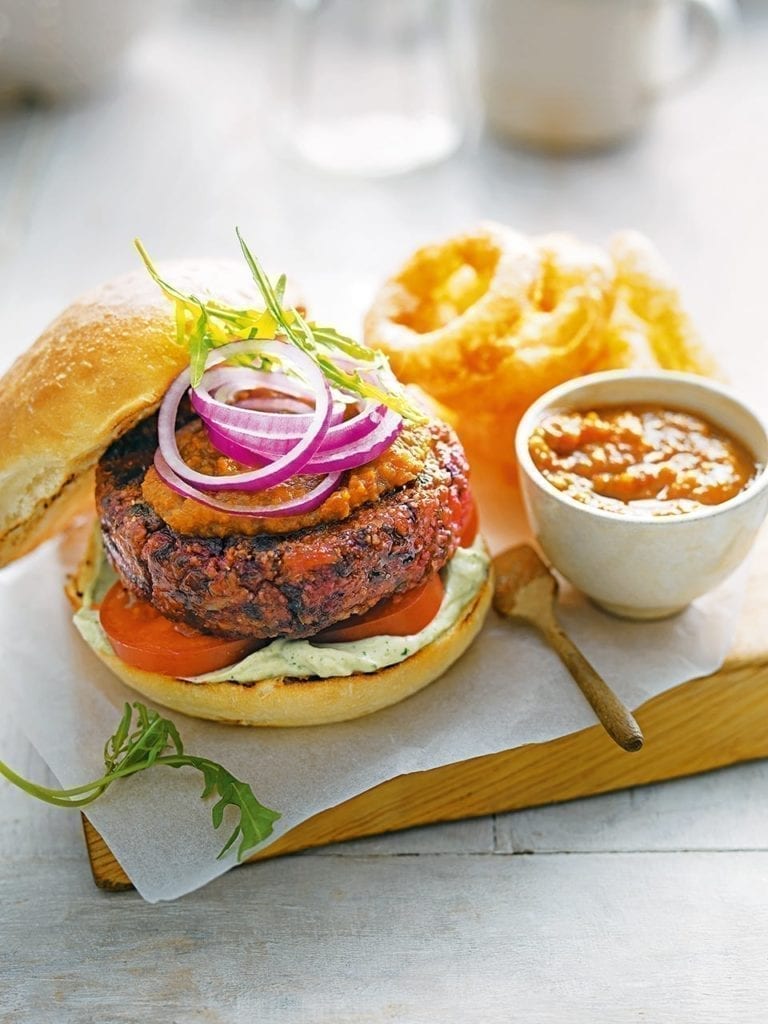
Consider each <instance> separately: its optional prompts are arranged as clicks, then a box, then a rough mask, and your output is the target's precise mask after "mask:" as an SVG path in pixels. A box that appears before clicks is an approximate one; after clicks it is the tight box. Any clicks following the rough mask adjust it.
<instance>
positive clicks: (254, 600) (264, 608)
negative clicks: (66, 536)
mask: <svg viewBox="0 0 768 1024" xmlns="http://www.w3.org/2000/svg"><path fill="white" fill-rule="evenodd" d="M429 431H430V437H431V443H430V448H429V453H428V455H427V459H426V463H425V466H424V469H423V470H422V471H421V473H420V474H419V475H418V476H417V477H416V479H415V480H413V481H412V482H411V483H409V484H406V485H405V486H402V487H399V488H397V489H395V490H392V491H390V492H388V493H387V494H385V495H383V496H382V497H380V498H379V499H378V500H377V501H375V502H372V503H370V504H368V505H363V506H361V507H360V508H358V509H356V510H355V511H354V512H352V514H351V515H350V516H348V518H346V519H343V520H341V521H339V522H335V523H325V524H322V525H319V526H315V527H311V528H309V529H304V530H299V531H297V532H296V533H292V534H287V535H286V534H283V535H261V536H251V537H249V536H243V535H240V534H233V535H232V536H230V537H227V538H218V537H198V536H189V535H186V534H180V533H177V532H176V531H175V530H173V529H172V528H171V527H170V526H168V524H167V523H165V522H164V521H163V520H162V519H161V518H160V517H159V516H158V514H157V513H156V512H155V510H154V509H153V507H152V506H151V505H150V504H149V503H148V502H147V501H146V499H145V498H144V496H143V494H142V488H141V484H142V480H143V478H144V474H145V473H146V471H147V469H148V467H149V466H150V465H151V464H152V459H153V456H154V452H155V449H156V447H157V419H156V417H152V418H150V419H149V420H145V421H144V422H143V423H140V424H139V425H138V426H137V427H135V428H134V429H133V430H131V431H129V432H128V433H127V434H125V435H124V436H123V437H121V438H120V439H119V440H118V441H116V442H115V443H114V444H113V445H112V446H111V447H110V448H109V449H108V450H107V452H106V453H105V454H104V456H103V457H102V459H101V461H100V463H99V466H98V469H97V474H96V502H97V506H98V510H99V515H100V519H101V527H102V534H103V537H104V545H105V548H106V551H107V554H108V556H109V559H110V561H111V562H112V564H113V565H114V567H115V569H116V571H117V573H118V574H119V576H120V578H121V579H122V581H123V583H124V584H125V585H126V586H127V587H128V588H129V589H130V590H132V591H134V592H135V593H137V594H139V595H140V596H141V597H143V598H145V599H147V600H149V601H150V602H151V603H152V604H153V605H154V607H155V608H157V610H158V611H160V612H162V614H164V615H166V616H167V617H168V618H170V619H173V620H175V621H177V622H183V623H186V624H188V625H190V626H193V627H194V628H195V629H199V630H202V631H203V632H207V633H213V634H216V635H219V636H225V637H242V638H253V639H266V638H272V637H296V638H298V637H308V636H313V635H314V634H315V633H318V632H320V631H321V630H323V629H326V628H327V627H328V626H331V625H333V624H334V623H336V622H340V621H341V620H343V619H346V618H349V616H351V615H358V614H362V613H363V612H366V611H368V610H369V609H370V608H372V607H373V606H374V605H375V604H377V603H378V602H379V601H381V600H383V599H384V598H387V597H390V596H391V595H393V594H395V593H401V592H403V591H406V590H409V589H411V588H412V587H415V586H417V585H418V584H419V583H421V582H422V580H424V579H425V578H426V577H427V576H429V575H430V574H431V573H433V572H436V571H438V570H439V569H441V568H442V567H443V566H444V565H445V563H446V562H447V561H448V559H449V558H450V557H451V556H452V555H453V553H454V551H455V550H456V548H457V547H458V543H459V538H460V536H461V532H462V528H463V523H464V522H465V521H466V518H467V516H468V511H469V507H470V505H471V500H472V499H471V496H470V492H469V486H468V480H467V463H466V459H465V457H464V452H463V450H462V448H461V445H460V444H459V442H458V440H457V439H456V437H455V435H454V434H453V432H452V431H451V430H450V428H449V427H447V426H446V425H445V424H443V423H440V422H439V421H435V422H434V423H432V424H430V427H429Z"/></svg>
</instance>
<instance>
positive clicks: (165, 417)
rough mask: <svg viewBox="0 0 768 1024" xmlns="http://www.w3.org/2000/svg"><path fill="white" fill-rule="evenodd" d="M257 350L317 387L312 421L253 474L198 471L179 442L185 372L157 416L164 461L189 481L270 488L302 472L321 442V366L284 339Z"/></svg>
mask: <svg viewBox="0 0 768 1024" xmlns="http://www.w3.org/2000/svg"><path fill="white" fill-rule="evenodd" d="M241 344H242V343H240V342H235V343H234V344H233V345H227V346H223V347H222V348H221V349H219V350H218V351H220V352H224V351H226V350H227V349H230V350H231V349H232V348H234V347H235V346H240V345H241ZM251 349H253V344H251ZM258 351H259V352H260V353H267V354H271V355H274V356H276V357H278V358H280V359H282V360H285V361H288V362H291V363H293V364H294V365H295V366H297V368H298V369H299V371H300V372H301V373H303V374H304V376H305V377H306V378H307V380H308V381H309V383H310V385H311V386H312V387H313V389H314V390H315V409H314V412H313V413H312V414H311V416H309V420H310V422H309V424H308V426H307V429H306V433H305V434H304V436H303V437H302V438H301V439H299V440H298V441H297V443H296V444H295V445H293V446H292V447H291V448H290V450H289V451H288V452H286V453H285V454H283V455H281V456H280V457H279V458H278V459H276V460H275V461H274V462H272V463H271V464H270V465H267V466H263V467H261V468H260V469H256V470H253V471H252V472H250V473H236V474H234V475H233V476H213V475H211V474H209V473H199V472H197V471H196V470H193V469H191V468H190V467H189V466H188V465H187V464H186V463H185V462H184V460H183V459H182V457H181V455H180V453H179V449H178V445H177V444H176V413H177V410H178V408H179V403H180V402H181V399H182V397H183V395H184V393H185V391H186V390H187V388H188V387H189V377H188V374H187V373H186V371H185V372H183V373H181V374H180V375H179V377H178V378H177V379H176V381H175V382H174V383H173V384H172V385H171V387H170V389H169V390H168V392H167V394H166V396H165V398H164V399H163V403H162V405H161V406H160V414H159V416H158V424H157V432H158V441H159V453H160V454H161V455H162V461H163V462H164V463H165V464H166V465H167V466H168V468H169V469H170V470H172V471H173V473H175V474H176V476H178V477H180V478H181V479H182V480H184V481H186V483H188V484H193V485H195V486H196V487H202V488H205V489H207V490H211V491H260V490H265V489H266V488H268V487H273V486H275V485H276V484H279V483H282V482H283V481H284V480H287V479H288V478H289V477H291V476H293V475H294V474H295V473H299V472H301V470H302V468H303V467H304V465H305V464H306V463H307V462H309V460H310V459H311V457H312V456H313V455H314V453H315V452H316V451H317V449H318V448H319V446H320V444H321V443H322V440H323V438H324V437H325V433H326V431H327V429H328V424H329V421H330V418H331V391H330V388H329V387H328V383H327V381H326V379H325V377H324V376H323V374H322V372H321V371H320V369H319V368H318V367H317V366H316V365H315V363H314V362H313V361H312V360H311V359H310V358H309V357H308V356H306V355H305V354H304V353H303V352H301V351H300V350H299V349H297V348H295V347H293V346H291V345H289V344H287V343H285V342H277V341H268V342H260V343H259V348H258ZM193 396H194V392H193ZM233 412H239V413H241V414H246V413H248V414H252V411H251V410H249V409H243V410H233ZM264 415H267V416H272V417H274V418H275V419H280V418H281V417H280V416H279V414H277V413H267V414H264ZM285 418H287V419H294V418H296V417H295V416H294V415H293V414H287V416H286V417H285Z"/></svg>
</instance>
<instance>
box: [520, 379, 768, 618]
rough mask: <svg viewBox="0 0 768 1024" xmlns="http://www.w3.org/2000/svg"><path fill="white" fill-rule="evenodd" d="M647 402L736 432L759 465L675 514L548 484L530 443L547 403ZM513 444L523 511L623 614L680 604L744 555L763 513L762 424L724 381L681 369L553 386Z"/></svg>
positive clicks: (562, 564) (579, 579) (554, 559)
mask: <svg viewBox="0 0 768 1024" xmlns="http://www.w3.org/2000/svg"><path fill="white" fill-rule="evenodd" d="M637 403H653V404H654V405H660V406H666V407H668V408H672V409H684V410H687V411H689V412H693V413H699V414H700V415H702V416H704V417H706V418H707V419H708V420H710V422H712V423H714V424H716V425H718V426H720V427H722V428H723V430H725V431H726V432H727V433H729V434H730V435H731V436H732V437H735V438H736V439H737V440H739V441H741V442H742V443H743V444H744V445H746V447H747V448H748V449H749V451H750V452H752V454H753V455H754V456H755V459H756V461H757V464H758V466H760V467H761V469H760V471H759V473H758V475H757V477H756V479H755V480H754V481H753V482H752V483H750V484H749V486H748V487H747V488H745V490H743V491H741V492H740V493H739V494H738V495H736V497H734V498H731V499H730V500H729V501H725V502H723V503H722V504H720V505H710V506H707V507H706V508H701V509H697V510H695V511H693V512H688V513H684V514H680V515H671V516H654V515H652V514H650V513H645V514H633V515H632V516H631V517H630V516H623V515H621V514H620V513H614V512H607V511H604V510H602V509H598V508H593V507H591V506H589V505H584V504H580V503H579V502H576V501H573V499H571V498H568V497H566V495H565V494H563V493H562V492H561V491H558V490H557V489H556V488H555V487H553V486H552V484H550V483H549V482H548V481H547V480H546V479H545V477H544V476H543V475H542V474H541V473H540V472H539V470H538V469H537V468H536V466H535V464H534V462H533V460H532V458H531V456H530V453H529V451H528V439H529V437H530V436H531V433H532V432H533V430H534V428H535V427H536V426H537V425H538V423H540V422H541V420H542V419H543V418H544V417H545V416H546V415H548V414H549V413H551V412H554V411H562V410H568V409H588V408H595V407H600V406H610V405H619V406H621V405H633V404H637ZM515 450H516V455H517V462H518V467H519V474H520V484H521V488H522V492H523V499H524V502H525V508H526V512H527V514H528V519H529V522H530V525H531V528H532V529H533V533H534V535H535V537H536V540H537V541H538V543H539V544H540V545H541V548H542V550H543V551H544V554H545V555H546V556H547V558H548V559H549V560H550V562H551V563H552V564H553V566H554V567H555V568H556V569H557V570H558V571H559V572H561V573H562V574H563V576H565V577H566V578H567V579H569V580H570V581H571V583H573V584H574V585H575V586H576V587H578V588H579V590H581V591H583V592H584V593H585V594H587V595H588V596H589V597H591V598H592V600H593V601H595V602H596V603H597V604H599V605H600V606H601V607H603V608H605V609H606V610H607V611H610V612H612V613H614V614H616V615H621V616H623V617H625V618H630V619H659V618H665V617H666V616H668V615H672V614H674V613H675V612H677V611H680V610H681V609H683V608H684V607H685V606H686V605H687V604H689V603H690V602H691V601H693V600H694V599H695V598H697V597H699V596H700V595H701V594H704V593H706V592H707V591H708V590H711V589H712V588H713V587H715V586H716V585H717V584H718V583H720V582H721V581H722V580H724V579H725V578H726V576H729V575H730V574H731V573H732V572H733V570H734V569H735V568H736V567H737V566H738V565H739V564H740V563H741V562H742V561H743V560H744V558H745V557H746V555H747V552H748V551H749V549H750V547H751V546H752V543H753V541H754V539H755V537H756V535H757V531H758V530H759V528H760V525H761V523H762V522H763V520H764V519H765V517H766V514H767V513H768V469H766V464H767V463H768V433H766V427H765V425H764V423H763V422H762V420H761V419H760V417H759V416H758V415H757V414H756V413H755V412H753V411H752V410H751V409H750V408H749V407H748V406H746V405H745V404H744V403H743V402H742V401H741V400H740V399H738V398H737V397H736V396H735V395H734V394H732V393H731V392H730V391H729V390H728V389H727V388H724V387H722V386H721V385H718V384H715V383H713V382H711V381H709V380H706V379H705V378H702V377H696V376H693V375H692V374H686V373H672V372H670V371H665V370H659V371H655V372H645V371H638V372H631V371H626V370H612V371H608V372H606V373H594V374H590V375H588V376H586V377H580V378H578V379H576V380H573V381H568V382H567V383H566V384H562V385H560V387H557V388H553V389H552V390H551V391H549V392H547V394H545V395H543V396H542V397H541V398H540V399H538V401H536V402H534V404H533V405H532V406H531V407H530V409H529V410H528V411H527V412H526V414H525V415H524V416H523V419H522V420H521V422H520V426H519V428H518V431H517V437H516V443H515Z"/></svg>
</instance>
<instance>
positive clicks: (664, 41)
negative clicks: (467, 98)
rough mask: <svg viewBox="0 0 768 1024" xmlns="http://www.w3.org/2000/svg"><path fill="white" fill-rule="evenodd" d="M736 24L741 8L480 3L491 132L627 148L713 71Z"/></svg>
mask: <svg viewBox="0 0 768 1024" xmlns="http://www.w3.org/2000/svg"><path fill="white" fill-rule="evenodd" d="M683 16H689V21H690V25H689V26H688V30H687V31H684V32H681V31H680V29H681V19H682V18H683ZM733 17H734V8H733V6H732V2H731V0H480V7H479V17H478V51H479V53H478V56H479V60H478V69H479V76H480V86H481V91H482V94H483V100H484V104H485V110H486V119H487V122H488V124H489V126H490V128H491V129H492V130H493V131H494V132H495V133H496V134H498V135H500V136H502V137H505V138H509V139H513V140H517V141H520V142H523V143H527V144H529V145H532V146H535V147H537V148H542V149H546V150H551V151H558V150H563V151H565V150H579V149H589V148H594V147H601V146H607V145H613V144H615V143H618V142H621V141H623V140H625V139H627V138H629V137H630V136H632V135H633V134H635V133H636V132H637V131H638V129H640V128H641V127H642V126H643V124H644V123H645V121H646V119H647V117H648V115H649V113H650V110H651V108H652V107H653V104H654V102H655V101H656V100H657V99H659V98H660V97H661V96H662V95H664V94H666V93H668V92H670V91H672V90H673V89H674V88H675V87H676V86H679V85H682V84H685V83H688V82H690V81H693V80H694V79H696V78H697V77H699V75H700V74H701V73H702V72H703V71H704V69H705V68H706V67H708V66H709V64H710V63H711V61H712V59H713V57H714V55H715V53H716V52H717V50H718V48H719V45H720V42H721V41H722V39H723V37H724V35H725V32H726V30H727V28H728V25H729V23H730V22H731V21H732V20H733ZM681 35H682V36H684V37H685V38H684V40H683V41H682V45H681V46H679V47H678V50H680V49H682V50H685V51H687V53H686V54H685V56H683V55H681V54H680V53H679V52H678V53H677V56H676V57H675V58H672V57H671V55H670V52H669V51H670V49H671V48H672V47H671V44H672V42H673V41H674V42H678V43H681V40H680V38H679V37H680V36H681ZM673 36H676V37H678V38H676V39H674V40H673V39H672V37H673ZM662 65H665V66H662Z"/></svg>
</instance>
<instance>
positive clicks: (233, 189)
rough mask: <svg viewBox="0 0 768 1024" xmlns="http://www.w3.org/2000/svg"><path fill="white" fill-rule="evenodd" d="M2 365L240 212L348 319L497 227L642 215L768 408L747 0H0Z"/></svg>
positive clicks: (758, 65) (766, 76) (214, 234)
mask: <svg viewBox="0 0 768 1024" xmlns="http://www.w3.org/2000/svg"><path fill="white" fill-rule="evenodd" d="M0 98H1V99H2V106H0V260H1V261H2V276H1V277H0V309H1V311H2V323H3V336H2V340H0V370H3V369H5V368H6V366H7V365H8V364H9V363H10V361H11V359H12V358H13V357H14V356H15V355H16V354H17V353H18V352H20V351H21V350H22V349H24V348H25V347H26V346H27V345H29V344H30V342H31V341H32V340H33V339H34V337H35V336H36V335H37V333H38V332H39V330H40V329H41V328H42V327H43V326H44V325H45V323H46V322H47V321H48V320H49V319H50V318H51V317H52V316H53V315H55V314H56V312H58V310H59V309H60V308H61V307H62V306H63V305H65V304H66V303H67V302H68V301H70V300H71V299H72V298H73V297H74V296H75V295H76V294H77V293H79V292H81V291H83V290H84V289H87V288H89V287H90V286H92V285H94V284H97V283H99V282H100V281H101V280H103V279H105V278H107V277H109V276H111V275H113V274H115V273H118V272H121V271H124V270H129V269H132V268H134V267H136V266H137V257H136V256H135V253H134V251H133V249H132V246H131V241H132V239H133V238H134V237H135V236H140V237H141V238H142V240H143V241H144V243H145V244H146V246H147V248H148V249H149V251H150V253H151V254H152V255H153V256H156V257H157V258H170V257H180V256H199V255H206V256H223V257H231V258H237V247H236V241H235V237H234V227H235V225H239V226H240V228H241V229H242V231H243V233H244V235H245V237H246V239H248V241H249V243H250V245H251V247H252V248H253V249H254V250H255V251H256V252H257V253H258V254H259V255H260V256H261V258H262V261H263V262H264V263H265V265H266V267H267V269H268V270H269V271H270V272H271V273H273V274H277V273H279V272H282V271H287V272H288V273H289V275H292V276H295V277H296V279H297V280H298V281H299V282H301V283H302V285H303V288H304V290H305V292H306V294H307V296H308V298H309V301H310V304H311V306H312V308H313V311H315V312H317V313H318V314H320V315H334V316H336V317H337V319H340V320H341V321H342V325H343V326H346V327H348V328H355V327H356V326H357V323H358V319H359V314H360V312H361V311H362V310H363V309H364V307H365V305H366V303H367V301H368V300H369V298H370V296H371V294H372V292H373V289H374V288H375V286H376V284H377V283H379V282H380V281H381V279H382V278H383V277H384V276H386V275H387V274H388V273H390V272H391V271H393V270H394V269H395V268H396V267H397V266H398V265H399V263H400V262H402V260H403V259H404V258H405V257H406V256H407V255H408V254H409V253H410V252H411V250H412V249H413V248H414V247H415V246H417V245H419V244H422V243H425V242H428V241H431V240H435V239H439V238H441V237H444V236H446V235H449V234H451V233H454V232H456V231H461V230H463V229H466V228H469V227H471V226H472V225H474V224H476V223H477V222H478V221H480V220H483V219H495V220H500V221H502V222H505V223H507V224H510V225H512V226H514V227H516V228H519V229H520V230H523V231H529V232H541V231H548V230H552V229H557V230H568V231H572V232H574V233H575V234H577V235H579V236H581V237H583V238H585V239H587V240H594V241H603V240H605V238H606V237H607V236H608V235H609V234H611V233H613V232H614V231H615V230H617V229H620V228H624V227H634V228H638V229H639V230H641V231H643V232H645V233H647V234H648V235H649V236H650V237H651V238H652V239H653V240H654V241H655V242H656V244H657V245H658V247H659V248H660V249H661V251H662V253H663V254H664V256H665V257H666V259H667V261H668V262H669V263H670V264H671V266H672V268H673V270H674V274H675V277H676V278H677V280H678V282H679V283H680V285H681V286H682V289H683V293H684V296H685V298H686V301H687V304H688V306H689V308H690V309H691V311H692V313H693V315H694V317H695V319H696V321H697V322H698V324H699V325H700V328H701V331H702V334H703V335H704V338H705V340H707V341H708V342H709V343H710V344H711V345H712V346H714V347H715V348H716V349H717V350H718V351H719V352H720V353H727V358H726V361H727V362H728V363H729V368H730V370H731V373H732V376H733V377H734V378H736V379H737V381H738V382H739V383H741V384H743V387H744V388H745V389H746V390H747V391H751V394H752V397H753V398H758V397H759V398H760V399H762V398H763V396H762V386H761V382H759V381H755V380H754V375H752V376H750V373H749V369H750V351H754V346H756V345H762V344H764V343H765V338H766V336H767V335H768V313H767V312H766V310H767V309H768V305H767V304H766V302H765V300H764V297H763V293H764V290H765V285H764V276H765V274H764V264H765V257H764V249H765V240H766V237H768V203H767V202H766V198H765V182H766V181H768V144H767V143H766V139H768V5H766V4H765V3H764V2H762V0H749V2H747V0H744V2H742V3H741V4H737V3H735V2H729V0H706V2H705V0H695V2H692V0H164V2H163V3H153V2H151V0H131V2H130V3H123V4H116V3H111V4H107V3H104V2H103V0H0Z"/></svg>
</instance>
